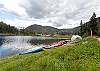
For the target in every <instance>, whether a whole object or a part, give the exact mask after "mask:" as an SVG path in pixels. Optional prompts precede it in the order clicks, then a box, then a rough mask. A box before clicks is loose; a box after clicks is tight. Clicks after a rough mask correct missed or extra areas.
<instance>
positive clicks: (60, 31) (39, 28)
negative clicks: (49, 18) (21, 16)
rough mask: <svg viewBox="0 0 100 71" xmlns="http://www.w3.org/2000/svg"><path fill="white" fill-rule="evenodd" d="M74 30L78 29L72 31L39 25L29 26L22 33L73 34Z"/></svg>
mask: <svg viewBox="0 0 100 71" xmlns="http://www.w3.org/2000/svg"><path fill="white" fill-rule="evenodd" d="M76 30H77V31H78V30H79V27H76V28H73V29H57V28H54V27H51V26H41V25H36V24H34V25H31V26H28V27H27V28H25V30H24V31H26V32H37V33H43V34H45V33H47V34H55V33H57V34H69V35H71V34H73V33H74V32H76Z"/></svg>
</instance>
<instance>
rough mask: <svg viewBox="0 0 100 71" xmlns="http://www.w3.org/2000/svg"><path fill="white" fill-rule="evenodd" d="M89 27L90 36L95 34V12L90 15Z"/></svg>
mask: <svg viewBox="0 0 100 71" xmlns="http://www.w3.org/2000/svg"><path fill="white" fill-rule="evenodd" d="M89 29H90V32H91V36H92V35H96V33H97V21H96V14H95V12H94V13H93V15H92V17H91V18H90V22H89Z"/></svg>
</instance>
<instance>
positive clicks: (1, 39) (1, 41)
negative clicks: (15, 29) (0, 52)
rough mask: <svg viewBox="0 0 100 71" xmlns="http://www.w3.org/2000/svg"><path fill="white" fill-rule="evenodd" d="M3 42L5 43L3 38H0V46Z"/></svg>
mask: <svg viewBox="0 0 100 71" xmlns="http://www.w3.org/2000/svg"><path fill="white" fill-rule="evenodd" d="M4 41H5V38H4V36H0V46H1V45H2V44H3V43H4Z"/></svg>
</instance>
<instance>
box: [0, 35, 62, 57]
mask: <svg viewBox="0 0 100 71" xmlns="http://www.w3.org/2000/svg"><path fill="white" fill-rule="evenodd" d="M55 41H60V40H58V39H54V38H52V37H32V36H0V57H2V56H9V55H13V54H16V53H20V52H23V51H26V50H29V49H31V48H35V47H40V46H41V47H42V46H44V45H48V44H50V43H52V42H55Z"/></svg>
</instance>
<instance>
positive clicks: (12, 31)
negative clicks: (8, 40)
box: [0, 22, 18, 34]
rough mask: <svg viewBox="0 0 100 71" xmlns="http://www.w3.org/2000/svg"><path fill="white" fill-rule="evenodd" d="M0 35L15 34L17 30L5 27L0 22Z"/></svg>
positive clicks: (5, 25) (8, 26) (4, 24)
mask: <svg viewBox="0 0 100 71" xmlns="http://www.w3.org/2000/svg"><path fill="white" fill-rule="evenodd" d="M0 33H1V34H17V33H18V29H17V28H16V27H14V26H10V25H7V24H6V23H4V22H0Z"/></svg>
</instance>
